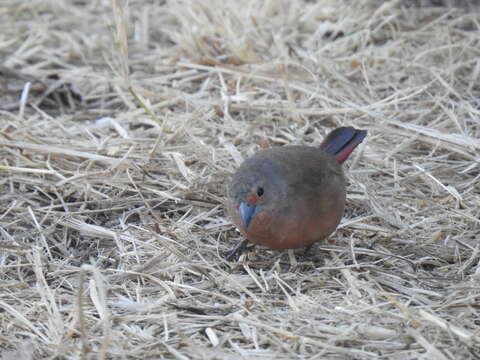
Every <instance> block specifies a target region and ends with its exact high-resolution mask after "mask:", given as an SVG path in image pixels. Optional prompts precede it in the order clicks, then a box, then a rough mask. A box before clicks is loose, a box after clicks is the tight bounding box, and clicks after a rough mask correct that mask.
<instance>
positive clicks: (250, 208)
mask: <svg viewBox="0 0 480 360" xmlns="http://www.w3.org/2000/svg"><path fill="white" fill-rule="evenodd" d="M256 209H257V206H256V205H250V204H247V203H244V202H243V201H241V202H240V206H239V207H238V211H240V217H241V218H242V221H243V225H244V226H245V229H246V228H248V225H249V224H250V220H251V219H252V217H253V215H255V213H256V211H255V210H256Z"/></svg>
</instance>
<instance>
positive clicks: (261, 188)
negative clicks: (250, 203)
mask: <svg viewBox="0 0 480 360" xmlns="http://www.w3.org/2000/svg"><path fill="white" fill-rule="evenodd" d="M262 195H263V187H259V188H258V189H257V196H259V197H260V196H262Z"/></svg>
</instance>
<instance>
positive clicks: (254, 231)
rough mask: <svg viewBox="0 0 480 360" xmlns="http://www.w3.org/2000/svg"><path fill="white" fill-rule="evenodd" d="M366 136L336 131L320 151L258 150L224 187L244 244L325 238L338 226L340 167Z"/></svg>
mask: <svg viewBox="0 0 480 360" xmlns="http://www.w3.org/2000/svg"><path fill="white" fill-rule="evenodd" d="M366 136H367V131H365V130H358V129H355V128H353V127H339V128H337V129H335V130H333V131H332V132H330V133H329V134H328V135H327V137H326V138H325V139H324V140H323V142H322V143H321V145H320V148H316V147H312V146H296V145H292V146H281V147H274V148H269V149H264V150H261V151H259V152H257V153H256V154H255V155H253V156H252V157H250V158H248V159H247V160H245V161H244V162H243V164H242V165H241V166H240V167H239V168H238V170H237V172H236V173H235V175H234V176H233V178H232V181H231V183H230V185H229V186H228V188H227V200H226V207H227V210H228V212H229V214H230V216H231V217H232V219H233V222H234V223H235V225H236V226H237V227H238V229H239V230H240V232H241V233H242V234H243V235H244V236H245V237H246V240H244V241H243V242H242V243H241V244H240V245H239V246H237V247H236V248H235V249H233V250H232V251H231V252H230V253H229V255H227V259H228V260H230V259H232V258H234V257H236V256H237V254H238V253H239V252H241V251H242V250H243V249H244V248H245V247H246V245H247V244H248V242H249V241H250V242H252V243H254V244H260V245H264V246H266V247H269V248H271V249H294V248H300V247H306V248H307V250H308V249H309V248H310V247H311V246H312V245H313V243H315V242H317V241H320V240H323V239H325V238H327V237H328V236H329V235H330V234H331V233H332V232H333V231H334V230H335V229H336V228H337V225H338V224H339V222H340V220H341V218H342V216H343V210H344V207H345V200H346V190H345V183H346V181H345V176H344V174H343V170H342V165H341V164H342V163H343V162H344V161H345V160H346V159H347V158H348V156H349V155H350V154H351V152H352V151H353V150H354V149H355V148H356V147H357V146H358V145H359V144H360V143H361V142H362V141H363V139H364V138H365V137H366Z"/></svg>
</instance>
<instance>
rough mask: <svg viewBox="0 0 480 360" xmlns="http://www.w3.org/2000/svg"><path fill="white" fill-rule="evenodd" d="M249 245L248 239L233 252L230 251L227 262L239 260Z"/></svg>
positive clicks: (226, 257)
mask: <svg viewBox="0 0 480 360" xmlns="http://www.w3.org/2000/svg"><path fill="white" fill-rule="evenodd" d="M247 245H248V240H247V239H245V240H243V241H242V242H241V243H240V244H239V245H237V246H235V247H234V248H233V249H232V250H230V251H229V252H228V253H227V256H225V259H226V260H227V261H230V260H232V259H235V260H238V258H239V257H240V255H241V254H242V252H243V250H245V248H246V247H247Z"/></svg>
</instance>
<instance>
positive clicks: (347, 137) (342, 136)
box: [320, 127, 367, 163]
mask: <svg viewBox="0 0 480 360" xmlns="http://www.w3.org/2000/svg"><path fill="white" fill-rule="evenodd" d="M365 136H367V131H366V130H358V129H355V128H353V127H339V128H337V129H335V130H333V131H332V132H331V133H330V134H328V135H327V137H326V138H325V139H324V140H323V141H322V143H321V144H320V149H322V150H323V151H326V152H328V153H330V154H332V155H334V156H335V159H337V161H338V162H339V163H343V162H344V161H345V160H346V159H347V158H348V156H349V155H350V153H351V152H352V151H353V149H355V148H356V147H357V146H358V145H359V144H360V143H361V142H362V141H363V139H365Z"/></svg>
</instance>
